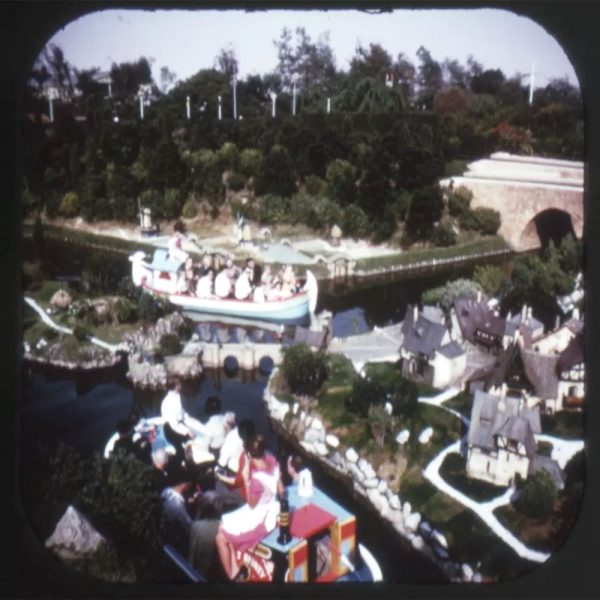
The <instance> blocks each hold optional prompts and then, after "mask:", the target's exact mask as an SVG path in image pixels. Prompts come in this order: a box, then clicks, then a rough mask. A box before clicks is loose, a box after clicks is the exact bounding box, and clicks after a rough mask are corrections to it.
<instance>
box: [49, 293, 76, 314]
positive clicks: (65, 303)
mask: <svg viewBox="0 0 600 600" xmlns="http://www.w3.org/2000/svg"><path fill="white" fill-rule="evenodd" d="M72 302H73V298H72V297H71V294H69V292H67V291H66V290H63V289H62V288H61V289H60V290H57V291H56V292H54V294H53V295H52V298H50V305H51V306H53V307H54V308H59V309H60V310H67V308H69V306H71V303H72Z"/></svg>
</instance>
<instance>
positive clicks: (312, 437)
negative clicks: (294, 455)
mask: <svg viewBox="0 0 600 600" xmlns="http://www.w3.org/2000/svg"><path fill="white" fill-rule="evenodd" d="M304 440H305V441H307V442H309V443H311V444H314V443H315V442H320V441H321V434H320V432H318V431H315V430H314V429H313V428H312V427H309V428H308V429H306V431H305V432H304Z"/></svg>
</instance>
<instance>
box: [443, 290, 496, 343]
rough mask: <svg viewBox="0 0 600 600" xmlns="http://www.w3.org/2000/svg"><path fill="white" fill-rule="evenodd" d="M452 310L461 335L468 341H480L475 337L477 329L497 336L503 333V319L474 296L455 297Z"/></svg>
mask: <svg viewBox="0 0 600 600" xmlns="http://www.w3.org/2000/svg"><path fill="white" fill-rule="evenodd" d="M454 311H455V312H456V318H457V320H458V324H459V326H460V329H461V331H462V334H463V337H464V338H465V339H467V340H469V341H470V342H478V341H480V340H479V339H478V338H476V337H475V332H476V331H477V330H478V329H479V330H481V331H485V332H486V333H489V334H490V335H493V336H495V337H498V338H501V337H502V335H503V334H504V329H505V320H504V319H503V318H502V317H500V316H499V315H496V314H494V312H493V311H492V310H490V308H489V307H488V305H487V303H486V302H484V301H482V302H477V300H476V299H475V298H457V299H456V300H455V301H454Z"/></svg>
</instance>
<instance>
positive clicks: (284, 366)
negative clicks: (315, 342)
mask: <svg viewBox="0 0 600 600" xmlns="http://www.w3.org/2000/svg"><path fill="white" fill-rule="evenodd" d="M281 374H282V375H283V378H284V379H285V381H286V383H287V385H288V386H289V388H290V390H291V392H292V393H293V394H300V395H308V396H314V395H315V394H316V393H317V392H318V391H319V389H320V388H321V386H322V385H323V383H324V382H325V380H326V379H327V377H328V376H329V358H328V356H327V355H326V354H325V353H324V352H322V351H318V352H313V351H312V350H311V349H310V348H309V347H308V346H307V345H306V344H297V345H295V346H288V347H287V348H283V361H282V363H281Z"/></svg>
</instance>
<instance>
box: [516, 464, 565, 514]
mask: <svg viewBox="0 0 600 600" xmlns="http://www.w3.org/2000/svg"><path fill="white" fill-rule="evenodd" d="M556 499H557V490H556V485H555V484H554V481H552V477H550V475H549V474H548V472H547V471H546V470H545V469H541V470H540V471H537V472H536V473H533V474H532V475H529V476H528V477H527V481H526V482H525V483H524V484H523V487H522V488H521V490H520V493H519V498H518V500H517V501H516V502H515V505H516V507H517V508H518V509H519V510H520V511H521V512H523V513H524V514H526V515H527V516H529V517H533V518H536V519H545V518H547V517H549V516H550V515H551V514H552V513H553V512H554V503H555V502H556Z"/></svg>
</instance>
